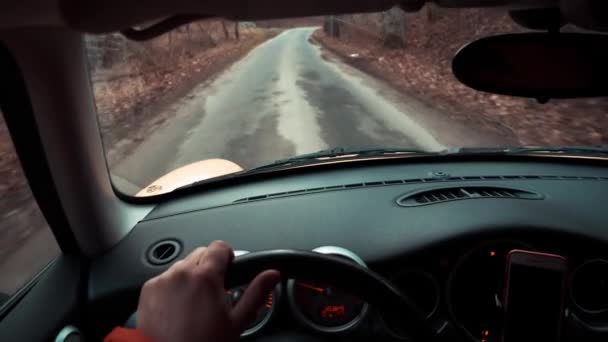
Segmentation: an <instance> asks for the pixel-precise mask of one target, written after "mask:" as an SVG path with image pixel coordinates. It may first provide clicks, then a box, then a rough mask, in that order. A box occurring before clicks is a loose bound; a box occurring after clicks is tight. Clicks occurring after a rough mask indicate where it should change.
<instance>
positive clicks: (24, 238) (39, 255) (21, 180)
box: [0, 112, 60, 306]
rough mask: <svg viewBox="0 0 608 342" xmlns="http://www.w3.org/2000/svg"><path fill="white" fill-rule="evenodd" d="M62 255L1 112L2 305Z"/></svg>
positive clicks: (0, 279)
mask: <svg viewBox="0 0 608 342" xmlns="http://www.w3.org/2000/svg"><path fill="white" fill-rule="evenodd" d="M59 253H60V250H59V246H58V245H57V241H56V240H55V237H54V236H53V233H52V232H51V230H50V229H49V226H48V224H47V222H46V221H45V219H44V216H43V215H42V212H41V211H40V209H39V208H38V205H37V204H36V201H35V200H34V197H33V195H32V192H31V190H30V187H29V184H28V182H27V179H26V178H25V175H24V173H23V170H22V169H21V164H20V163H19V159H18V157H17V153H16V152H15V148H14V146H13V142H12V140H11V137H10V134H9V132H8V128H7V127H6V123H5V121H4V115H3V114H2V112H0V306H1V305H2V303H3V302H4V301H6V300H7V299H8V298H10V296H12V295H13V294H14V293H15V292H16V291H17V290H19V288H20V287H22V286H23V285H24V284H25V283H27V281H28V280H30V279H32V277H34V275H36V273H37V272H39V271H40V270H41V269H42V268H43V267H44V266H45V265H47V264H48V263H49V262H50V261H51V260H53V258H55V257H56V256H57V255H59Z"/></svg>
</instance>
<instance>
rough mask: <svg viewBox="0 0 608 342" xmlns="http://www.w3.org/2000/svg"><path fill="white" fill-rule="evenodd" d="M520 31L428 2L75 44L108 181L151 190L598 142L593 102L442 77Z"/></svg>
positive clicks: (598, 117) (603, 108)
mask: <svg viewBox="0 0 608 342" xmlns="http://www.w3.org/2000/svg"><path fill="white" fill-rule="evenodd" d="M523 31H524V29H523V28H521V27H519V26H517V24H515V23H514V22H513V21H512V20H511V19H510V18H509V16H508V14H507V13H506V12H505V11H504V10H501V9H440V8H437V7H433V6H427V7H426V8H425V9H423V10H422V11H420V12H417V13H404V12H402V11H400V10H398V9H393V10H390V11H388V12H384V13H374V14H357V15H341V16H328V17H316V18H305V19H289V20H275V21H260V22H232V21H225V20H219V19H218V20H206V21H199V22H193V23H190V24H188V25H184V26H182V27H179V28H177V29H175V30H173V31H171V32H168V33H166V34H164V35H162V36H159V37H157V38H155V39H152V40H149V41H146V42H134V41H129V40H127V39H126V38H124V37H123V36H122V35H120V34H109V35H100V36H87V37H86V43H87V48H88V49H87V50H88V55H89V60H90V68H91V76H92V82H93V89H94V92H95V97H96V103H97V110H98V113H99V123H100V127H101V131H102V136H103V140H104V144H105V148H106V152H107V160H108V165H109V168H110V171H111V174H112V179H113V182H114V184H115V186H116V188H117V189H118V190H120V191H122V192H124V193H125V194H128V195H136V194H138V193H140V191H142V189H144V192H145V194H146V195H156V194H159V193H162V192H166V191H167V189H174V188H176V187H177V185H186V184H189V183H192V182H194V181H197V180H203V179H209V178H213V177H218V176H221V175H224V174H229V173H234V172H238V171H240V170H249V169H252V168H256V167H260V166H262V165H266V164H268V163H272V162H274V161H276V160H280V159H285V158H289V157H294V156H298V155H302V154H308V153H313V152H317V151H319V150H325V149H333V148H345V149H358V148H361V149H370V148H390V149H404V150H421V151H442V150H445V149H451V148H460V147H476V148H478V147H504V146H509V147H517V146H532V145H534V146H571V145H578V146H588V145H597V144H606V143H608V133H607V132H608V100H606V99H605V98H594V99H581V100H551V101H550V102H549V103H548V104H540V103H539V102H538V101H536V100H535V99H524V98H515V97H507V96H498V95H492V94H488V93H482V92H478V91H475V90H472V89H470V88H467V87H466V86H464V85H462V84H461V83H459V82H458V81H457V80H456V79H455V78H454V76H453V75H452V71H451V60H452V58H453V56H454V54H455V53H456V51H458V49H459V48H460V47H462V46H463V45H464V44H466V43H468V42H471V41H472V40H474V39H476V38H480V37H484V36H487V35H492V34H498V33H511V32H523ZM192 163H197V164H195V165H194V167H191V168H189V170H188V171H183V170H182V171H177V172H173V173H172V174H170V175H169V176H166V177H165V178H164V179H163V182H160V183H155V182H156V181H157V180H158V179H159V178H160V177H163V176H165V175H167V174H168V173H170V172H172V171H174V170H178V169H180V168H181V167H184V166H186V165H190V164H192ZM172 182H173V183H172ZM161 183H162V184H161ZM171 184H177V185H175V186H172V185H171ZM151 185H152V186H151ZM146 189H147V191H146ZM141 194H142V193H140V195H141Z"/></svg>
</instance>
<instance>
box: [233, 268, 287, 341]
mask: <svg viewBox="0 0 608 342" xmlns="http://www.w3.org/2000/svg"><path fill="white" fill-rule="evenodd" d="M280 280H281V274H280V273H279V271H275V270H269V271H265V272H262V273H260V274H258V276H257V277H255V279H253V281H252V282H251V283H250V284H249V286H248V287H247V289H246V290H245V293H243V296H242V297H241V299H240V300H239V301H238V303H237V304H236V306H235V307H234V309H232V313H231V316H232V323H233V326H234V328H235V329H237V330H238V331H239V332H243V331H244V330H245V328H247V326H248V325H249V323H251V321H253V319H254V318H255V314H256V312H257V311H258V309H259V308H260V307H261V306H262V305H264V303H265V302H266V299H267V298H268V294H269V293H271V292H272V291H273V289H274V287H275V286H276V285H277V283H278V282H279V281H280Z"/></svg>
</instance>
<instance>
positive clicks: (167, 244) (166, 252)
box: [146, 240, 182, 266]
mask: <svg viewBox="0 0 608 342" xmlns="http://www.w3.org/2000/svg"><path fill="white" fill-rule="evenodd" d="M181 250H182V245H181V244H180V243H179V242H177V241H175V240H162V241H159V242H157V243H155V244H154V245H152V247H150V248H149V249H148V253H147V254H146V258H147V260H148V262H149V263H151V264H152V265H157V266H158V265H165V264H168V263H170V262H171V261H173V260H174V259H175V258H177V256H178V255H179V253H180V252H181Z"/></svg>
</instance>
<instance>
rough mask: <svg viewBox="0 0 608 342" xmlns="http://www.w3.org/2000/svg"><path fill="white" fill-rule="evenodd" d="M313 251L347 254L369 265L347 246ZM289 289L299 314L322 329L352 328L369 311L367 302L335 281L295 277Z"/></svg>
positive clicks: (330, 331) (290, 300)
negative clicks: (337, 286)
mask: <svg viewBox="0 0 608 342" xmlns="http://www.w3.org/2000/svg"><path fill="white" fill-rule="evenodd" d="M313 251H315V252H318V253H323V254H331V255H336V256H340V257H344V258H346V259H349V260H351V261H353V262H356V263H358V264H359V265H361V266H364V267H365V263H364V262H363V261H362V260H361V259H360V258H359V257H357V256H356V255H355V254H353V253H352V252H350V251H348V250H346V249H344V248H340V247H320V248H317V249H315V250H313ZM287 293H288V297H289V303H290V305H291V308H292V311H293V313H294V315H295V316H296V318H298V320H299V321H300V322H302V323H303V324H304V325H306V326H308V327H310V328H312V329H314V330H317V331H319V332H324V333H338V332H345V331H348V330H350V329H352V328H354V327H355V326H357V325H358V324H359V323H361V321H362V320H363V319H364V318H365V316H366V315H367V310H368V304H367V303H366V302H364V301H363V300H361V299H360V298H358V297H357V296H355V295H353V294H351V293H349V292H348V291H344V290H342V289H338V288H336V287H334V286H331V284H326V283H322V282H318V281H304V280H301V279H297V280H296V279H291V280H289V282H288V283H287Z"/></svg>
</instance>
